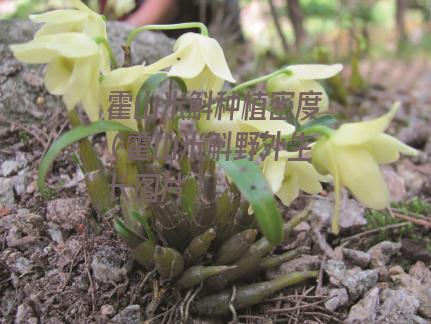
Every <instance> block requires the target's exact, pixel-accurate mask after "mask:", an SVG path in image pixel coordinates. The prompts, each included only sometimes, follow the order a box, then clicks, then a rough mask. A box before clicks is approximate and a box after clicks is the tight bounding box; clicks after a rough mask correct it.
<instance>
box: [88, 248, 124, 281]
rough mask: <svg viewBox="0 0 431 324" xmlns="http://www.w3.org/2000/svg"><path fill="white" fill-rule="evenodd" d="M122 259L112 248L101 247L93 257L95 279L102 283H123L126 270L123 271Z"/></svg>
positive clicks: (92, 264) (92, 265)
mask: <svg viewBox="0 0 431 324" xmlns="http://www.w3.org/2000/svg"><path fill="white" fill-rule="evenodd" d="M121 262H122V258H121V255H119V253H118V251H116V249H115V248H113V247H111V246H102V247H100V248H99V249H98V250H97V251H96V252H95V253H94V255H93V261H92V262H91V268H92V269H93V274H94V277H95V278H96V280H97V281H100V282H102V283H109V282H111V281H113V282H119V281H121V279H122V277H123V275H124V272H125V271H124V270H123V269H121Z"/></svg>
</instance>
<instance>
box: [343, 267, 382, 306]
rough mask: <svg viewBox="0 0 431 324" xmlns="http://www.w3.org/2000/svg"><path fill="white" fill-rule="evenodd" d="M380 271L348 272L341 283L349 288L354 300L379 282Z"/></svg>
mask: <svg viewBox="0 0 431 324" xmlns="http://www.w3.org/2000/svg"><path fill="white" fill-rule="evenodd" d="M377 279H378V273H377V271H375V270H365V271H356V272H354V273H351V274H347V275H346V276H345V278H344V279H343V280H342V281H341V284H342V285H343V286H344V287H346V288H347V290H348V292H349V296H350V298H351V300H352V301H355V300H356V299H358V298H359V297H361V296H362V295H363V294H364V293H365V292H366V291H368V290H369V289H371V288H372V287H374V285H375V284H376V283H377Z"/></svg>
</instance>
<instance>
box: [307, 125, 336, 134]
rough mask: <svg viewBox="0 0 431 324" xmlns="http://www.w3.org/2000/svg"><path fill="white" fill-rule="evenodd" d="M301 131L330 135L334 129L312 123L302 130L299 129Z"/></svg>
mask: <svg viewBox="0 0 431 324" xmlns="http://www.w3.org/2000/svg"><path fill="white" fill-rule="evenodd" d="M301 133H304V135H311V134H316V133H317V134H321V135H323V136H326V137H331V136H332V134H333V133H334V130H333V129H332V128H329V127H326V126H323V125H314V126H311V127H309V128H305V129H304V130H301Z"/></svg>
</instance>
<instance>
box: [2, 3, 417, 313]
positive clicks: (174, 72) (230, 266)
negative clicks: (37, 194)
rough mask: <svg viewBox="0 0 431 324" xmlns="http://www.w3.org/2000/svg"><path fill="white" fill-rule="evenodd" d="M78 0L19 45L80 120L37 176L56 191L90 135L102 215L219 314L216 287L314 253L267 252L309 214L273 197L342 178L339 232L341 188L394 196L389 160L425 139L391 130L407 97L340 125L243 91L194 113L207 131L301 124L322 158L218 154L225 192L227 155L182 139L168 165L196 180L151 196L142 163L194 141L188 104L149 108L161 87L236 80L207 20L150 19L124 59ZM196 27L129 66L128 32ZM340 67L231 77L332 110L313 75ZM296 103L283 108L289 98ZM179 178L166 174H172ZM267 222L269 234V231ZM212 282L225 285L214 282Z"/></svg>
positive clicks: (221, 306) (223, 307)
mask: <svg viewBox="0 0 431 324" xmlns="http://www.w3.org/2000/svg"><path fill="white" fill-rule="evenodd" d="M72 4H73V6H74V9H70V10H57V11H53V12H48V13H45V14H42V15H37V16H31V19H32V20H33V21H35V22H41V23H44V25H43V26H42V27H41V29H40V30H39V31H38V32H37V33H36V35H35V37H34V39H33V40H32V41H30V42H28V43H25V44H18V45H12V46H11V47H10V48H11V50H12V51H13V53H14V54H15V56H16V58H17V59H19V60H20V61H22V62H24V63H30V64H45V63H46V64H48V68H47V71H46V75H45V85H46V88H47V89H48V91H49V92H50V93H52V94H55V95H61V96H63V101H64V103H65V104H66V108H67V110H68V117H69V120H70V123H71V125H72V126H73V129H72V130H70V131H69V132H68V133H66V134H64V135H62V136H61V137H60V138H59V139H58V140H57V141H56V142H55V143H54V144H53V145H52V146H51V148H50V149H49V150H48V152H47V153H46V155H45V157H44V158H43V160H42V162H41V165H40V168H39V174H38V184H39V188H40V191H41V192H42V194H46V193H47V192H49V189H48V188H47V186H46V184H45V177H46V175H47V172H48V170H49V167H50V164H51V163H52V162H53V160H54V159H55V157H56V155H57V154H58V153H59V152H60V150H61V149H63V148H64V147H66V146H68V145H70V144H72V143H73V142H76V141H79V150H80V165H81V167H82V169H83V172H84V174H85V180H86V184H87V188H88V193H89V198H90V201H91V203H92V206H93V207H94V209H95V210H96V212H97V213H98V214H99V215H101V216H103V215H106V214H108V213H109V214H110V215H111V216H113V217H114V218H115V223H114V226H115V229H116V230H117V231H118V233H119V234H120V236H121V237H122V238H123V239H124V240H125V241H126V243H127V244H128V245H129V246H130V248H131V257H132V258H133V259H135V260H136V261H137V262H138V263H140V264H141V265H143V266H145V267H147V268H152V267H155V268H156V269H157V271H158V273H159V274H160V276H161V277H163V278H166V279H169V280H170V281H173V282H174V285H173V286H174V287H176V288H179V289H190V288H192V287H195V286H197V285H199V284H203V287H204V289H205V290H206V291H207V296H206V297H203V298H201V299H199V300H198V301H197V303H196V307H195V308H194V310H195V311H196V312H198V313H204V314H206V315H221V314H225V313H227V312H229V309H230V304H231V297H232V293H231V292H230V291H226V290H224V291H222V292H218V291H219V290H221V289H223V288H226V287H228V286H229V285H231V284H233V283H234V282H236V281H237V280H238V279H243V278H245V277H249V276H250V275H254V274H256V273H258V272H259V271H262V270H266V269H268V268H271V267H274V266H277V265H279V264H281V263H282V262H285V261H287V260H290V259H292V258H294V257H296V256H298V255H299V254H301V253H303V252H304V251H303V250H302V249H297V250H294V251H288V252H286V253H284V254H282V255H276V256H267V254H268V253H269V252H270V251H271V250H272V249H273V247H274V246H275V245H276V244H279V243H280V242H282V240H283V237H284V235H285V233H286V234H287V235H289V234H290V232H291V230H292V229H293V227H295V226H296V225H297V224H298V223H299V222H301V221H302V220H303V219H304V218H305V217H307V216H308V214H309V210H308V209H306V210H304V211H303V212H301V213H299V214H298V215H297V216H295V217H294V218H292V219H291V220H290V221H289V222H288V223H287V224H283V221H282V218H281V216H280V212H279V210H278V208H277V205H276V200H275V198H274V197H278V198H279V199H280V201H281V203H282V204H284V205H286V206H289V205H290V204H291V203H292V201H294V200H295V199H296V198H297V197H298V195H299V191H303V192H305V193H308V194H317V193H319V192H321V191H322V184H321V183H322V182H330V181H332V182H333V185H334V188H335V211H334V217H333V222H332V232H333V233H334V234H338V232H339V227H338V222H339V217H340V188H341V187H342V186H344V187H346V188H347V189H349V190H350V191H351V192H352V194H353V196H355V197H356V198H357V199H358V200H359V201H361V202H362V203H363V204H364V205H366V206H367V207H369V208H373V209H383V208H385V207H387V206H388V204H389V194H388V190H387V188H386V184H385V182H384V180H383V177H382V175H381V173H380V171H379V164H386V163H391V162H394V161H396V160H397V159H398V158H399V153H403V154H406V155H415V154H417V151H416V150H415V149H413V148H411V147H409V146H407V145H405V144H403V143H402V142H400V141H399V140H397V139H396V138H394V137H392V136H389V135H387V134H384V133H383V132H384V130H385V129H386V128H387V127H388V125H389V123H390V121H391V119H392V118H393V116H394V114H395V112H396V109H397V107H396V106H395V107H394V108H392V109H391V110H390V111H389V112H388V113H387V114H386V115H384V116H382V117H380V118H377V119H375V120H369V121H364V122H358V123H348V124H344V125H341V126H340V127H339V128H338V129H332V128H329V127H328V126H325V123H324V122H321V121H323V120H327V118H326V119H325V117H317V118H315V119H314V120H312V121H311V122H308V121H304V120H302V119H303V118H302V117H305V116H304V115H303V114H302V112H301V114H300V115H299V118H298V119H299V121H300V122H299V123H298V122H296V123H294V122H293V121H291V120H290V118H291V116H290V117H289V118H287V119H286V120H270V118H269V114H270V112H272V110H271V109H272V108H273V107H269V109H268V110H267V111H266V112H265V114H264V117H265V118H264V120H248V119H244V118H243V117H244V116H242V115H241V113H240V111H242V110H243V109H244V106H245V103H244V100H245V98H241V99H242V101H241V103H240V108H241V109H239V111H233V112H232V111H231V112H229V111H226V109H225V111H222V112H221V113H220V115H219V118H214V117H212V116H211V118H210V119H208V118H207V117H206V116H205V114H202V115H200V117H199V118H197V120H196V121H195V126H196V128H197V131H198V132H200V133H202V134H208V133H213V132H226V133H230V134H233V135H234V136H235V135H236V134H237V133H239V132H250V133H251V132H254V133H266V135H267V136H269V137H270V138H271V136H272V138H274V137H275V136H276V135H277V136H279V137H280V139H281V140H284V141H286V140H293V139H294V138H296V135H297V134H299V133H303V135H307V136H312V138H313V139H315V140H316V141H315V143H312V144H311V145H310V151H309V153H311V157H310V158H311V160H310V161H295V160H298V158H299V157H300V154H299V152H297V151H292V150H290V149H289V147H288V146H287V147H285V148H283V149H281V150H279V152H277V153H276V152H275V149H278V147H275V148H274V147H273V148H272V150H273V151H272V152H269V154H267V155H266V157H265V158H263V159H261V158H259V156H258V154H255V156H256V159H255V160H254V161H250V160H249V159H244V158H239V159H235V158H234V157H233V158H230V159H226V160H223V159H222V160H221V161H218V164H219V166H220V167H221V168H223V169H224V171H225V173H226V176H227V178H228V180H229V181H228V187H227V188H226V190H224V191H223V192H222V193H221V194H219V193H217V191H216V183H217V176H216V161H215V160H214V159H213V158H211V157H210V156H207V155H205V154H202V155H201V156H200V157H199V160H200V161H199V163H198V165H195V164H194V163H193V161H192V160H191V159H190V158H189V157H188V156H187V154H184V152H182V151H181V150H180V152H177V153H176V154H177V159H178V162H179V163H177V166H176V167H171V168H169V170H170V172H174V171H173V170H179V171H175V172H177V173H179V174H180V175H181V176H183V177H184V179H185V182H184V184H183V187H182V188H180V191H179V193H178V192H169V191H168V192H167V193H166V194H165V195H164V196H163V198H162V201H161V202H160V203H154V202H149V201H145V200H143V199H142V197H140V195H139V190H138V189H137V188H135V187H133V186H131V184H133V183H139V174H140V173H142V172H150V173H153V174H158V175H160V174H161V173H162V172H164V170H165V165H166V160H165V158H164V156H165V155H166V154H174V153H173V151H174V145H173V144H172V141H171V139H172V138H176V139H177V140H178V142H179V147H180V148H181V147H184V146H185V145H184V139H183V136H182V134H181V133H180V130H179V127H178V123H179V120H180V119H181V116H178V115H174V116H171V117H169V118H167V119H166V120H163V119H161V120H159V119H157V118H156V119H145V118H143V114H142V110H143V109H145V108H146V107H150V108H151V105H150V96H151V94H152V93H153V92H154V91H155V90H156V89H157V88H159V85H160V84H161V83H162V82H164V81H170V82H171V85H172V84H173V82H176V83H177V84H178V86H179V87H180V88H181V89H183V90H186V91H189V92H192V91H195V90H204V91H212V92H217V91H219V90H221V89H222V87H223V85H224V83H225V82H226V81H227V82H231V83H234V82H235V79H234V78H233V76H232V73H231V72H230V70H229V67H228V63H227V62H226V58H225V56H224V53H223V50H222V48H221V47H220V45H219V44H218V42H217V40H215V39H213V38H210V37H209V36H208V30H207V28H206V27H205V26H204V25H203V24H200V23H184V24H175V25H149V26H143V27H140V28H137V29H135V30H133V31H132V32H131V34H130V35H129V37H128V39H127V42H126V45H125V46H124V55H125V60H124V61H125V65H124V66H123V67H118V66H117V61H116V58H115V56H114V54H113V51H112V49H111V47H110V44H109V41H108V39H107V33H106V24H105V19H104V17H102V16H100V15H99V14H97V13H95V12H93V11H91V10H90V9H89V8H88V7H86V6H85V5H84V4H83V3H81V2H80V1H78V0H72ZM185 28H187V29H190V28H199V29H200V33H191V32H189V33H186V34H184V35H183V36H181V37H180V38H179V39H178V40H177V41H176V43H175V46H174V49H173V53H172V54H170V55H168V56H166V57H164V58H161V59H160V60H159V61H157V62H155V63H153V64H150V65H148V66H145V65H136V66H129V65H130V62H131V58H130V56H131V54H132V53H131V44H132V42H133V40H134V38H135V37H136V36H137V35H138V34H139V33H141V32H142V31H145V30H163V29H165V30H166V29H185ZM341 69H342V65H341V64H334V65H321V64H310V65H302V64H301V65H290V66H287V67H283V68H281V69H279V70H277V71H274V72H272V73H270V74H268V75H265V76H262V77H259V78H256V79H253V80H250V81H247V82H244V83H242V84H239V85H237V86H235V87H233V88H231V89H229V90H228V92H227V95H237V96H240V95H241V96H242V93H243V92H242V91H240V90H244V89H246V88H250V87H252V86H254V85H256V84H257V83H260V82H266V86H267V88H268V90H269V93H270V94H269V95H270V96H271V94H273V93H275V92H291V93H292V92H293V93H295V97H294V98H295V99H294V109H296V107H298V100H299V99H298V97H299V92H311V91H313V92H319V93H321V95H322V100H320V101H319V103H318V106H319V108H320V109H319V113H321V112H324V111H326V110H327V109H328V106H329V104H328V103H329V100H328V97H327V95H326V92H325V90H324V88H323V86H322V85H320V84H319V83H318V82H317V81H315V80H321V79H327V78H331V77H333V76H335V75H336V74H337V73H339V72H340V71H341ZM119 91H122V92H127V93H129V94H130V96H131V102H130V108H131V111H130V115H131V116H132V117H131V118H126V119H123V118H115V117H114V118H109V106H110V105H109V103H110V96H111V94H112V93H114V92H119ZM79 105H82V107H83V108H84V111H85V113H86V114H87V115H88V117H89V119H90V121H91V123H90V124H85V125H83V124H82V122H81V120H80V118H79V115H78V114H77V111H76V110H77V108H78V106H79ZM208 106H209V107H208ZM208 106H207V107H206V108H207V109H208V110H209V112H210V114H211V115H212V113H213V112H214V111H215V110H217V109H218V108H217V107H216V106H215V105H208ZM189 108H190V107H189ZM289 108H291V107H288V106H286V107H285V110H288V109H289ZM269 111H270V112H269ZM293 115H294V116H295V115H296V110H293ZM287 116H288V114H287ZM297 117H298V116H297ZM326 117H327V116H326ZM98 133H106V134H107V137H108V145H109V149H111V148H112V153H113V154H115V157H116V163H115V170H114V172H113V174H112V175H109V174H108V172H107V171H106V170H105V168H104V165H103V164H102V163H101V161H100V159H99V157H98V156H97V154H96V153H95V151H94V149H93V147H92V145H91V142H90V141H89V139H88V137H89V136H92V135H95V134H98ZM156 133H158V134H160V133H164V134H163V136H162V140H161V141H160V142H159V146H158V147H157V148H156V147H155V145H154V142H155V138H154V134H156ZM139 134H146V135H147V136H149V138H147V143H149V152H148V156H147V157H146V159H144V160H142V161H139V160H134V159H132V158H131V157H130V156H129V155H128V153H127V152H128V150H129V149H130V147H131V145H132V144H133V142H131V141H129V139H130V137H133V136H135V137H136V136H138V135H139ZM264 144H267V143H264ZM251 146H252V145H251V144H250V143H247V144H246V148H245V150H246V151H250V150H251ZM263 146H265V145H262V146H257V147H254V150H256V151H257V152H262V150H263V149H264V147H263ZM233 147H234V148H235V145H234V146H233ZM305 154H307V153H305ZM308 156H310V154H308ZM175 176H176V175H175V174H172V173H169V174H168V175H167V179H168V181H171V180H172V178H174V177H175ZM115 177H117V178H120V179H122V180H123V182H124V183H126V184H128V185H130V186H125V187H122V188H121V189H120V190H117V193H120V195H119V197H112V196H111V194H110V193H111V186H110V185H109V182H108V178H112V179H115ZM241 196H242V197H243V198H245V199H242V198H241ZM116 205H119V207H120V210H121V215H120V214H119V212H118V210H119V209H118V208H115V207H116ZM250 214H253V215H250ZM341 216H342V215H341ZM256 221H257V224H256ZM257 228H259V229H260V232H261V233H262V234H263V236H262V237H261V238H259V239H258V240H256V238H257V235H258V231H257ZM207 252H210V254H209V255H208V254H207ZM211 255H213V256H214V257H213V258H211V257H210V256H211ZM316 276H317V273H316V272H315V271H305V272H295V273H291V274H288V275H285V276H283V277H281V278H278V279H274V280H271V281H268V282H264V283H255V284H252V285H246V286H242V287H239V288H237V289H236V298H235V300H234V302H233V305H234V307H245V306H248V305H250V304H253V303H257V302H259V301H260V300H262V299H263V298H265V297H266V296H269V295H270V294H273V293H274V292H276V291H277V290H280V289H282V288H284V287H286V286H289V285H292V284H295V283H298V282H300V281H303V280H306V279H308V278H312V277H316ZM211 292H214V293H215V294H208V293H211Z"/></svg>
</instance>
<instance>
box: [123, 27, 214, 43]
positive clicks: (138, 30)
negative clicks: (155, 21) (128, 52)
mask: <svg viewBox="0 0 431 324" xmlns="http://www.w3.org/2000/svg"><path fill="white" fill-rule="evenodd" d="M189 28H199V29H200V30H201V34H202V35H204V36H208V28H207V26H205V25H204V24H202V23H200V22H190V23H182V24H171V25H146V26H142V27H138V28H136V29H134V30H133V31H132V32H131V33H130V34H129V37H128V38H127V46H129V47H130V45H131V44H132V42H133V40H134V39H135V37H136V36H137V35H138V34H140V33H142V32H143V31H145V30H176V29H189Z"/></svg>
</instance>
